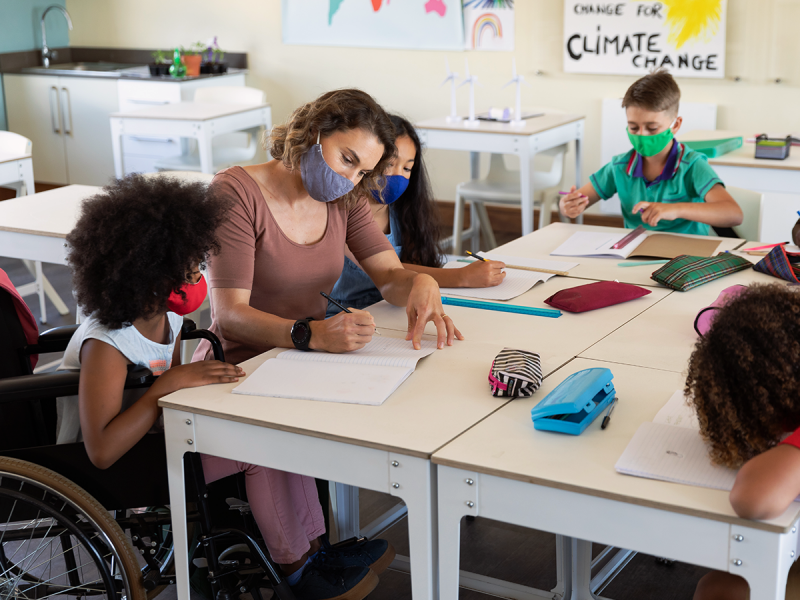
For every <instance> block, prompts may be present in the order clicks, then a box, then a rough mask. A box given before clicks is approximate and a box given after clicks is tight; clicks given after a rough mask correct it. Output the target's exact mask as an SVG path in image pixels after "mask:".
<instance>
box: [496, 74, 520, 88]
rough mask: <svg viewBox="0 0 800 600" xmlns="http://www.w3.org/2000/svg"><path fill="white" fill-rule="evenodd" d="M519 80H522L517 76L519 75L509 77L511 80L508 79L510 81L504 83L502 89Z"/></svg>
mask: <svg viewBox="0 0 800 600" xmlns="http://www.w3.org/2000/svg"><path fill="white" fill-rule="evenodd" d="M518 81H520V80H519V78H517V77H514V78H513V79H509V80H508V81H507V82H506V83H505V84H503V87H501V88H500V89H501V90H504V89H506V88H507V87H508V86H510V85H511V84H512V83H517V82H518Z"/></svg>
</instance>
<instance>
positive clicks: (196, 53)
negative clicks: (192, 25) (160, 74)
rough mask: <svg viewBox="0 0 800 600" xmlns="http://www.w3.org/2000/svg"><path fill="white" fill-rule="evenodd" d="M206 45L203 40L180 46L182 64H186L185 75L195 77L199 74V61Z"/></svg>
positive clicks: (201, 59)
mask: <svg viewBox="0 0 800 600" xmlns="http://www.w3.org/2000/svg"><path fill="white" fill-rule="evenodd" d="M205 49H206V45H205V44H204V43H203V42H195V43H194V44H192V45H191V46H187V47H184V46H181V56H182V57H183V64H184V65H186V76H187V77H195V76H197V75H199V74H200V63H201V62H202V61H203V57H202V53H203V52H204V51H205Z"/></svg>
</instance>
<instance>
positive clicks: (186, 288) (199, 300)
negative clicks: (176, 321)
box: [167, 275, 208, 316]
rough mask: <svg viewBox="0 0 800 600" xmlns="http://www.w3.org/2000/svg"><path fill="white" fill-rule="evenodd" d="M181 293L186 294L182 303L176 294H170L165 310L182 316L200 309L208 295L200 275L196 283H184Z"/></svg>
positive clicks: (203, 279)
mask: <svg viewBox="0 0 800 600" xmlns="http://www.w3.org/2000/svg"><path fill="white" fill-rule="evenodd" d="M181 291H182V292H183V293H184V294H186V300H185V301H184V299H183V298H181V295H180V294H179V293H178V292H172V293H171V294H170V295H169V298H168V299H167V310H170V311H172V312H174V313H175V314H176V315H180V316H184V315H188V314H189V313H193V312H194V311H196V310H197V309H198V308H200V305H201V304H203V300H205V299H206V294H208V284H207V283H206V279H205V277H203V276H202V275H200V279H198V280H197V283H189V282H186V283H184V284H183V285H182V286H181Z"/></svg>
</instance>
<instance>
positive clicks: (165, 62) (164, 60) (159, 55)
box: [147, 50, 171, 75]
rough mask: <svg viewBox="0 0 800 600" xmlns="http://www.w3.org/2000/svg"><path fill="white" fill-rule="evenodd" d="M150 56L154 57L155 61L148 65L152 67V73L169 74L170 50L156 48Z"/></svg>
mask: <svg viewBox="0 0 800 600" xmlns="http://www.w3.org/2000/svg"><path fill="white" fill-rule="evenodd" d="M150 56H152V57H153V62H152V63H150V64H149V65H147V66H148V67H149V69H150V75H169V66H170V63H171V61H170V58H169V52H167V51H165V50H156V51H155V52H153V53H152V54H151V55H150Z"/></svg>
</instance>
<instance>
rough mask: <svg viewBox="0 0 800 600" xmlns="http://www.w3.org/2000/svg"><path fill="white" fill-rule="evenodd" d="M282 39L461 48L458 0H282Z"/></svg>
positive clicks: (317, 43) (321, 43)
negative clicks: (369, 0)
mask: <svg viewBox="0 0 800 600" xmlns="http://www.w3.org/2000/svg"><path fill="white" fill-rule="evenodd" d="M281 13H282V24H283V27H282V32H283V43H284V44H302V45H308V46H356V47H366V48H408V49H412V50H463V48H464V21H463V11H462V10H461V2H460V0H394V2H390V1H389V0H372V1H371V2H367V1H365V0H282V2H281Z"/></svg>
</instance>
